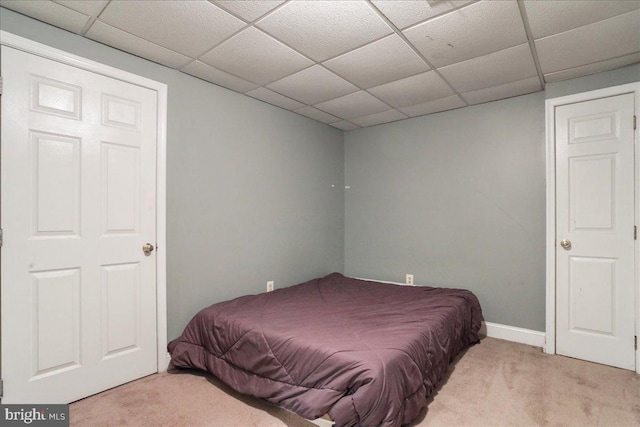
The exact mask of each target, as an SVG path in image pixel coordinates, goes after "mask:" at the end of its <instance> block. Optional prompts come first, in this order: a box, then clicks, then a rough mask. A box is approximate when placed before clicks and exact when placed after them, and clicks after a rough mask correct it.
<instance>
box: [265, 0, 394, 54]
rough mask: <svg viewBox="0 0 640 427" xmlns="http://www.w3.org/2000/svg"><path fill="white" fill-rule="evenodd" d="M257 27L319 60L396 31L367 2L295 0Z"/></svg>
mask: <svg viewBox="0 0 640 427" xmlns="http://www.w3.org/2000/svg"><path fill="white" fill-rule="evenodd" d="M256 25H257V26H258V27H259V28H262V29H264V30H265V31H266V32H268V33H269V34H271V35H273V36H274V37H276V38H277V39H279V40H282V41H283V42H285V43H287V44H288V45H289V46H291V47H293V48H294V49H296V50H298V51H299V52H302V53H303V54H305V55H307V56H308V57H310V58H311V59H313V60H315V61H324V60H326V59H329V58H331V57H334V56H337V55H339V54H341V53H344V52H347V51H348V50H351V49H355V48H356V47H359V46H362V45H364V44H365V43H368V42H371V41H373V40H376V39H379V38H381V37H383V36H385V35H387V34H391V32H392V30H391V28H390V27H389V26H388V25H387V24H386V23H385V22H384V21H383V20H382V18H380V17H379V16H378V15H377V14H376V13H375V12H374V11H373V9H371V7H370V6H369V5H368V4H367V3H366V2H364V1H293V2H289V3H287V4H286V5H284V6H283V7H281V8H280V9H278V10H277V11H275V12H274V13H272V14H271V15H269V16H267V17H266V18H264V19H263V20H261V21H259V22H258V23H257V24H256Z"/></svg>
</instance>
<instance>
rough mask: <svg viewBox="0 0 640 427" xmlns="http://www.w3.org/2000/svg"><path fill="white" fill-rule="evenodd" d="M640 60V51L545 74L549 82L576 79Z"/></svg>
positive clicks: (545, 78)
mask: <svg viewBox="0 0 640 427" xmlns="http://www.w3.org/2000/svg"><path fill="white" fill-rule="evenodd" d="M637 62H640V52H638V53H632V54H631V55H625V56H619V57H617V58H613V59H607V60H604V61H600V62H595V63H592V64H587V65H582V66H580V67H575V68H569V69H568V70H563V71H556V72H555V73H549V74H545V75H544V80H545V81H546V82H547V83H552V82H559V81H561V80H567V79H574V78H576V77H582V76H586V75H589V74H595V73H601V72H603V71H609V70H615V69H616V68H621V67H625V66H627V65H631V64H635V63H637Z"/></svg>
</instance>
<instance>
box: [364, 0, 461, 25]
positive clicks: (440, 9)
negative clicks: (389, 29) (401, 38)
mask: <svg viewBox="0 0 640 427" xmlns="http://www.w3.org/2000/svg"><path fill="white" fill-rule="evenodd" d="M372 3H373V5H374V6H375V7H377V8H378V9H379V10H380V11H381V12H382V13H384V15H385V16H386V17H387V18H389V21H391V22H393V25H395V26H396V27H398V28H400V29H404V28H407V27H408V26H410V25H413V24H416V23H418V22H422V21H425V20H427V19H429V18H433V17H434V16H438V15H442V14H444V13H446V12H449V11H450V10H453V9H456V8H459V7H462V6H464V5H466V4H469V3H473V0H462V1H457V0H453V1H447V0H436V1H433V0H431V1H429V0H384V1H380V0H373V2H372Z"/></svg>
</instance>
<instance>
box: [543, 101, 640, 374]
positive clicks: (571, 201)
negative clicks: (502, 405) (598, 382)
mask: <svg viewBox="0 0 640 427" xmlns="http://www.w3.org/2000/svg"><path fill="white" fill-rule="evenodd" d="M633 115H634V95H633V94H624V95H619V96H612V97H607V98H601V99H595V100H591V101H585V102H579V103H575V104H568V105H563V106H560V107H557V108H556V110H555V125H556V127H555V128H556V135H555V138H556V141H555V142H556V309H557V320H556V350H557V352H558V354H563V355H566V356H571V357H575V358H578V359H584V360H590V361H593V362H598V363H603V364H606V365H611V366H616V367H620V368H624V369H631V370H634V369H635V349H634V319H635V304H634V298H635V297H634V295H635V293H634V286H635V285H634V246H635V243H634V215H635V211H634V176H635V175H634V154H635V153H634V129H633Z"/></svg>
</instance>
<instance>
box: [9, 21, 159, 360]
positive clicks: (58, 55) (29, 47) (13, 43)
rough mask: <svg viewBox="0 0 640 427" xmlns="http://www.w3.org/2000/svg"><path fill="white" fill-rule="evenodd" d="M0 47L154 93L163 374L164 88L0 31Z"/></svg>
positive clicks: (147, 80)
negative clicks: (156, 98) (156, 126)
mask: <svg viewBox="0 0 640 427" xmlns="http://www.w3.org/2000/svg"><path fill="white" fill-rule="evenodd" d="M0 44H1V45H4V46H7V47H12V48H14V49H18V50H21V51H23V52H27V53H30V54H33V55H37V56H41V57H43V58H47V59H51V60H54V61H56V62H61V63H63V64H67V65H71V66H73V67H76V68H80V69H83V70H86V71H91V72H93V73H96V74H100V75H103V76H106V77H110V78H114V79H118V80H122V81H125V82H127V83H132V84H135V85H137V86H141V87H145V88H148V89H151V90H154V91H156V92H157V94H158V111H157V114H158V116H157V119H158V128H157V137H158V139H157V153H156V155H157V157H156V162H157V184H156V204H157V205H156V209H157V217H156V246H158V247H159V248H160V249H159V250H158V252H157V253H156V295H157V298H156V304H157V305H156V316H157V335H158V336H157V346H158V351H157V359H158V360H157V366H158V372H162V371H166V370H167V366H168V364H169V362H168V360H167V358H166V356H165V355H166V353H167V257H166V248H167V240H166V235H167V233H166V209H167V206H166V200H167V197H166V173H167V170H166V149H167V85H166V84H164V83H160V82H157V81H155V80H151V79H148V78H146V77H141V76H138V75H136V74H132V73H129V72H127V71H122V70H119V69H117V68H113V67H110V66H108V65H104V64H101V63H99V62H94V61H91V60H89V59H85V58H82V57H80V56H76V55H73V54H70V53H68V52H65V51H62V50H59V49H55V48H52V47H50V46H47V45H44V44H41V43H38V42H34V41H33V40H29V39H25V38H23V37H20V36H16V35H15V34H12V33H8V32H6V31H2V30H0Z"/></svg>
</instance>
